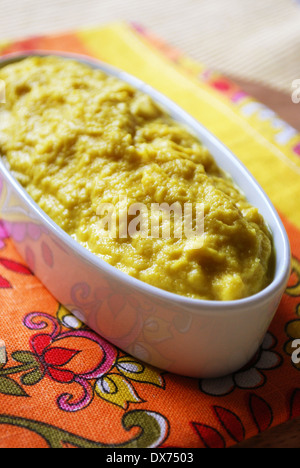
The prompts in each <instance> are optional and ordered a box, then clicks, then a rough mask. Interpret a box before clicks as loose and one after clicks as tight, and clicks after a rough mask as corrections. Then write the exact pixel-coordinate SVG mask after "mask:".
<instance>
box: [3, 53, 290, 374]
mask: <svg viewBox="0 0 300 468" xmlns="http://www.w3.org/2000/svg"><path fill="white" fill-rule="evenodd" d="M28 55H59V56H63V57H65V58H66V59H68V58H72V59H76V60H78V61H80V62H82V63H85V64H88V65H90V66H91V67H93V68H97V69H100V70H102V71H103V72H105V73H106V74H108V75H112V76H115V77H117V78H119V79H121V80H124V81H126V82H128V83H130V84H131V85H132V86H134V87H135V88H137V89H139V90H141V91H143V92H144V93H147V94H149V95H150V96H151V97H152V98H153V99H154V100H156V101H157V102H158V103H159V104H160V105H161V106H162V107H164V108H165V109H166V110H167V112H169V114H170V115H171V116H172V117H173V118H174V119H175V120H177V121H180V122H182V123H184V124H185V125H187V126H188V127H189V128H190V129H191V130H192V131H193V132H194V133H195V134H196V135H197V136H198V137H199V139H200V140H201V141H202V142H203V143H204V145H206V146H207V147H208V149H209V150H210V152H211V153H212V155H213V156H214V158H215V160H216V162H217V164H218V165H219V166H220V167H221V168H222V169H223V170H224V171H226V172H227V173H229V174H230V175H231V176H232V178H233V180H234V181H235V182H236V184H237V185H238V186H239V187H240V188H241V189H242V191H243V192H244V193H245V195H246V197H247V198H248V200H249V202H250V203H251V204H253V205H254V206H256V207H258V208H259V211H260V213H261V214H262V215H263V216H264V218H265V220H266V222H267V223H268V225H269V227H270V230H271V231H272V234H273V239H274V248H275V251H276V265H275V275H274V279H273V281H272V283H271V284H270V285H269V286H268V287H267V288H266V289H264V290H263V291H261V292H259V293H258V294H256V295H254V296H252V297H249V298H246V299H242V300H237V301H230V302H217V301H203V300H196V299H189V298H186V297H183V296H179V295H176V294H172V293H169V292H166V291H164V290H160V289H158V288H155V287H153V286H150V285H148V284H146V283H143V282H141V281H139V280H137V279H135V278H132V277H130V276H128V275H126V274H125V273H123V272H121V271H119V270H117V269H116V268H114V267H112V266H111V265H109V264H108V263H106V262H104V261H103V260H101V259H100V258H98V257H97V256H96V255H93V254H92V253H90V252H89V251H88V250H86V249H85V248H84V247H82V246H81V245H79V244H78V243H77V242H76V241H75V240H73V239H72V238H71V237H70V236H69V235H67V234H66V233H65V232H64V231H63V230H62V229H60V228H59V227H58V226H57V225H56V224H55V223H54V222H53V221H52V220H51V219H50V218H49V217H48V216H47V215H46V214H45V213H44V212H43V211H42V210H41V209H40V208H39V207H38V206H37V204H36V203H34V202H33V200H32V199H31V198H30V196H29V195H28V194H27V193H26V192H25V190H24V189H23V188H22V187H21V185H20V184H19V183H18V182H17V181H16V180H15V179H14V177H13V176H12V174H11V173H10V172H9V170H8V169H7V168H6V167H5V165H4V163H3V161H0V216H1V218H2V219H3V222H4V225H5V226H6V228H7V230H8V232H9V233H10V235H11V237H12V239H13V241H14V243H15V245H16V248H17V250H18V251H19V253H20V254H21V256H22V257H23V259H24V261H25V262H26V263H27V264H28V265H29V267H30V268H31V269H32V271H33V272H34V273H35V275H36V276H37V277H38V278H39V279H40V280H41V281H42V282H43V284H44V285H45V286H46V288H47V289H48V290H49V291H50V292H51V293H52V294H53V296H54V297H55V298H56V299H57V300H58V301H59V302H60V303H62V304H63V305H64V306H65V307H66V308H67V309H69V310H70V311H71V312H72V313H73V314H74V315H75V316H76V317H77V318H79V319H80V320H82V321H83V322H85V323H86V324H88V325H89V326H90V327H91V328H92V329H93V330H95V331H96V332H98V333H99V334H100V335H101V336H103V337H104V338H106V339H107V340H108V341H110V342H111V343H113V344H114V345H116V346H118V347H119V348H120V349H122V350H123V351H125V352H127V353H129V354H131V355H133V356H134V357H136V358H138V359H141V360H143V361H145V362H147V363H149V364H151V365H153V366H156V367H160V368H163V369H165V370H167V371H170V372H175V373H179V374H182V375H186V376H191V377H202V378H212V377H220V376H223V375H226V374H228V373H231V372H234V371H236V370H238V369H239V368H241V367H242V366H244V365H246V364H247V362H248V361H249V360H250V359H251V358H252V357H253V355H254V354H255V352H256V351H257V349H258V347H259V346H260V344H261V343H262V341H263V338H264V335H265V333H266V331H267V329H268V327H269V325H270V323H271V321H272V319H273V317H274V314H275V312H276V310H277V307H278V304H279V302H280V300H281V297H282V295H283V293H284V290H285V287H286V284H287V281H288V278H289V273H290V246H289V241H288V237H287V234H286V232H285V229H284V227H283V225H282V222H281V220H280V218H279V216H278V214H277V212H276V210H275V209H274V207H273V205H272V204H271V202H270V200H269V199H268V197H267V196H266V194H265V193H264V192H263V190H262V189H261V187H260V186H259V185H258V183H257V182H256V181H255V179H254V178H253V177H252V176H251V174H250V173H249V172H248V170H247V169H246V168H245V167H244V166H243V164H242V163H241V162H240V161H239V160H238V159H237V158H236V157H235V156H234V155H233V154H232V153H231V152H230V151H229V149H228V148H227V147H225V146H224V145H223V144H222V143H221V142H220V141H219V140H218V139H217V138H216V137H215V136H214V135H212V134H211V133H210V132H209V131H208V130H207V129H205V128H204V127H203V126H202V125H201V124H200V123H199V122H197V121H196V120H195V119H193V118H192V117H191V116H190V115H188V114H187V113H186V112H184V111H183V110H182V109H181V108H180V107H178V106H177V105H176V104H175V103H173V102H172V101H170V100H169V99H168V98H166V97H165V96H163V95H162V94H160V93H159V92H157V91H156V90H154V89H152V88H151V87H150V86H148V85H147V84H145V83H143V82H142V81H140V80H138V79H136V78H134V77H133V76H131V75H128V74H127V73H125V72H123V71H120V70H117V69H115V68H112V67H110V66H108V65H106V64H104V63H100V62H98V61H95V60H92V59H89V58H86V57H82V56H78V55H73V54H59V53H56V52H53V53H52V52H51V53H50V52H47V53H42V52H35V53H31V54H27V55H10V56H6V57H4V58H2V59H1V61H0V66H1V67H3V66H5V65H6V64H8V63H10V62H15V61H19V60H22V59H23V58H25V57H27V56H28ZM1 105H5V104H1Z"/></svg>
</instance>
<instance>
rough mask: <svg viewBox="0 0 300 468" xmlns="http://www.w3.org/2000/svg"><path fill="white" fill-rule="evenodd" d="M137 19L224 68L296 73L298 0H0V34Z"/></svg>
mask: <svg viewBox="0 0 300 468" xmlns="http://www.w3.org/2000/svg"><path fill="white" fill-rule="evenodd" d="M116 20H131V21H136V22H139V23H141V24H143V25H144V26H146V27H147V28H149V29H151V30H152V31H153V32H154V33H156V34H157V35H159V36H161V37H162V38H164V39H165V40H166V41H168V42H169V43H170V44H172V45H174V46H176V47H178V48H180V49H181V50H182V51H183V52H185V53H187V54H189V55H190V56H191V57H192V58H194V59H196V60H199V61H201V62H203V63H205V64H207V65H208V66H209V67H211V68H213V69H216V70H219V71H221V72H223V73H225V74H229V75H233V76H237V77H240V78H247V79H250V80H255V81H257V82H261V83H265V84H269V85H272V86H273V87H275V88H277V89H281V90H284V91H286V92H290V91H291V86H292V82H293V80H295V79H300V1H299V0H226V1H225V0H164V1H163V0H51V1H48V0H13V1H12V0H0V39H10V38H20V37H22V36H28V35H36V34H48V33H52V32H58V31H63V30H70V29H74V28H79V27H86V26H90V25H91V26H92V25H101V24H104V23H107V22H110V21H116Z"/></svg>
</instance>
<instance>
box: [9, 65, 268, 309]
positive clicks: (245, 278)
mask: <svg viewBox="0 0 300 468" xmlns="http://www.w3.org/2000/svg"><path fill="white" fill-rule="evenodd" d="M0 79H1V80H4V81H5V84H6V105H5V106H1V108H0V154H1V156H2V157H3V158H4V159H5V160H6V162H7V164H8V165H9V167H10V169H11V171H12V172H13V174H14V176H15V177H16V178H17V179H18V180H19V182H20V183H21V184H22V185H23V187H24V188H25V189H26V190H27V192H28V193H29V194H30V195H31V197H32V198H33V199H34V200H35V201H36V202H37V203H38V204H39V206H40V207H41V208H42V209H43V210H44V211H45V212H46V213H47V214H48V215H49V216H50V217H51V218H52V219H53V220H54V221H55V222H56V223H57V224H58V225H59V226H61V227H62V228H63V229H64V230H65V231H66V232H67V233H68V234H70V235H71V236H72V237H73V238H75V239H76V240H77V241H78V242H80V243H81V244H82V245H84V246H85V247H86V248H88V249H89V250H90V251H91V252H93V253H95V254H96V255H98V256H100V257H101V258H103V259H104V260H105V261H106V262H108V263H110V264H111V265H113V266H115V267H116V268H118V269H120V270H122V271H123V272H125V273H127V274H129V275H131V276H134V277H135V278H138V279H140V280H142V281H144V282H147V283H149V284H151V285H153V286H157V287H159V288H162V289H165V290H167V291H170V292H174V293H177V294H180V295H184V296H187V297H191V298H197V299H209V300H236V299H240V298H243V297H247V296H250V295H253V294H255V293H257V292H258V291H260V290H262V289H263V288H265V287H266V286H267V285H268V284H269V283H270V281H271V279H272V239H271V234H270V233H269V230H268V228H267V226H266V224H265V222H264V220H263V218H262V216H261V215H260V214H259V212H258V210H257V208H255V207H252V206H251V205H250V204H249V203H248V202H247V200H246V199H245V197H244V195H243V194H242V193H241V192H240V190H239V189H238V188H237V187H236V186H235V185H234V184H233V182H232V181H231V180H230V178H228V176H226V175H225V174H224V173H223V172H222V171H221V170H220V169H219V168H218V166H217V165H216V163H215V161H214V159H213V157H212V156H211V155H210V154H209V152H208V150H207V149H206V148H205V147H204V146H203V145H202V144H201V142H199V140H198V139H197V138H196V137H195V136H194V135H192V134H191V133H190V132H189V131H188V130H187V129H186V128H185V127H183V126H182V125H180V124H178V123H176V122H174V121H173V120H172V119H171V118H170V117H169V116H168V115H167V114H166V113H165V112H164V111H163V110H162V109H161V108H160V107H159V106H157V105H156V104H155V103H154V102H153V101H152V100H151V98H149V97H148V96H147V95H145V94H143V93H141V92H140V91H137V90H135V89H133V88H132V87H131V86H130V85H128V84H126V83H124V82H122V81H120V80H118V79H116V78H113V77H108V76H106V75H104V74H103V73H102V72H101V71H99V70H92V69H91V68H90V67H88V66H85V65H83V64H79V63H77V62H75V61H72V60H66V59H62V58H57V57H44V58H38V57H32V58H28V59H26V60H23V61H21V62H19V63H15V64H11V65H8V66H6V67H4V68H3V69H1V70H0ZM125 197H126V198H125ZM124 200H126V204H127V206H131V205H132V204H135V203H143V204H144V205H145V206H146V207H147V210H148V212H149V213H151V211H150V209H151V207H152V206H153V204H162V203H167V204H169V205H170V206H171V205H172V204H173V203H176V204H178V203H179V204H180V206H181V207H182V212H183V213H184V205H185V204H193V207H195V206H196V204H201V205H202V206H203V208H204V215H205V216H204V236H203V242H202V244H201V245H200V244H199V245H197V244H196V243H195V242H191V239H188V238H186V236H185V235H183V236H182V238H177V237H176V236H175V235H174V234H175V233H174V222H175V217H174V216H171V217H170V220H169V225H170V233H171V235H170V236H169V237H167V238H162V237H160V238H153V237H151V226H152V224H151V218H150V215H149V223H148V227H147V234H148V236H147V237H146V236H144V237H142V235H141V233H140V235H137V236H134V237H131V236H128V235H127V236H126V237H122V233H124V229H126V230H127V227H128V225H129V223H130V222H131V221H133V219H134V217H133V216H131V217H130V216H128V219H127V220H126V226H124V225H123V224H124V222H123V221H122V222H119V214H120V213H122V212H123V211H122V210H124V203H125V201H124ZM104 203H109V204H111V206H114V207H115V208H116V218H115V220H116V232H115V234H116V235H114V236H107V235H105V234H107V233H106V232H104V230H103V229H102V228H101V225H100V219H101V216H100V215H99V208H100V207H101V206H103V204H104ZM185 206H186V205H185ZM157 216H158V217H159V220H160V221H162V214H159V213H157ZM183 220H184V218H183ZM164 222H167V221H166V220H165V221H164ZM183 222H184V221H183ZM122 223H123V224H122Z"/></svg>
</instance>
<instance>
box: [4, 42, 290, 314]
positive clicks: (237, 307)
mask: <svg viewBox="0 0 300 468" xmlns="http://www.w3.org/2000/svg"><path fill="white" fill-rule="evenodd" d="M30 57H60V58H65V59H69V60H76V61H78V62H79V63H83V64H86V65H88V66H92V67H94V68H96V69H99V70H101V71H103V72H104V73H105V74H107V75H110V76H114V77H117V78H118V79H120V80H123V81H126V82H127V83H129V84H130V85H132V86H133V87H135V88H137V89H139V90H141V91H142V92H144V93H146V94H148V95H150V97H152V99H154V100H155V101H157V102H158V103H159V104H160V105H162V106H163V107H165V108H166V111H167V112H168V113H170V114H172V113H173V112H175V113H177V114H179V115H181V116H182V120H183V121H184V122H185V124H186V125H187V126H188V127H191V124H193V126H192V128H191V129H192V130H193V131H194V126H196V127H198V128H199V133H200V130H201V132H202V133H204V134H206V136H207V137H208V138H209V140H210V141H211V143H212V144H213V145H214V146H216V147H219V149H221V150H222V151H223V153H224V154H225V153H226V154H225V156H226V158H230V164H231V165H233V164H234V165H235V166H236V167H237V169H238V171H239V172H240V171H242V172H243V173H244V176H246V177H247V178H248V181H249V182H250V183H251V184H252V185H253V186H254V187H255V188H256V190H257V191H258V192H259V199H263V200H264V202H265V205H266V207H267V209H268V210H269V212H270V214H271V215H272V217H273V219H274V221H275V223H274V224H275V226H276V230H277V231H278V234H280V236H278V238H277V244H281V245H276V244H275V241H274V245H273V248H274V250H275V255H277V252H278V250H279V247H281V249H282V250H281V256H282V261H281V264H280V267H276V266H275V273H274V278H273V280H272V282H271V283H270V284H269V285H268V286H267V287H266V288H264V289H263V290H261V291H259V292H258V293H256V294H254V295H252V296H248V297H245V298H242V299H237V300H231V301H217V300H207V299H194V298H189V297H186V296H182V295H180V294H176V293H173V292H169V291H166V290H164V289H160V288H158V287H156V286H152V285H151V284H148V283H145V282H143V281H142V280H139V279H137V278H134V277H133V276H130V275H128V274H127V273H125V272H123V271H121V270H119V269H117V268H116V267H114V266H112V265H110V264H109V263H107V262H105V260H103V259H102V258H100V257H98V256H97V255H96V254H94V253H92V252H90V251H89V250H88V249H87V248H85V247H84V246H83V245H81V244H80V243H79V242H78V241H76V240H75V239H73V238H72V237H71V236H70V235H69V234H67V233H66V232H65V231H64V230H63V229H62V228H60V227H59V226H58V225H57V224H56V223H55V222H54V221H53V220H52V219H51V218H50V217H49V216H48V215H47V214H46V213H45V212H44V211H43V210H42V209H41V208H40V207H39V205H38V204H37V203H36V202H35V201H34V200H33V199H32V198H31V197H30V195H29V194H28V193H27V192H26V190H25V189H24V188H23V187H22V185H21V184H20V183H19V182H18V181H17V180H16V179H15V178H14V177H13V175H12V174H11V172H10V170H9V169H8V168H7V167H6V166H5V164H4V162H3V161H2V159H1V157H0V173H3V174H4V176H5V177H6V178H7V179H8V181H9V182H10V184H11V185H12V186H13V188H14V189H15V190H16V191H17V192H18V194H19V195H20V196H21V197H22V198H23V200H24V201H26V204H27V206H28V207H29V208H30V211H31V212H32V211H33V212H35V214H37V215H38V216H39V217H40V218H42V220H43V222H44V223H46V227H47V229H48V230H49V231H50V232H51V233H52V234H54V235H55V236H58V238H59V239H60V240H61V241H62V242H63V243H65V244H66V245H68V247H69V248H70V249H71V250H72V251H74V252H73V253H76V255H79V256H80V257H82V258H83V259H84V260H85V261H87V262H88V263H89V264H91V265H93V266H94V267H96V268H98V269H99V267H100V269H101V270H102V271H103V272H104V273H106V272H107V273H108V274H109V275H112V276H115V277H116V278H117V279H118V280H119V281H121V282H123V283H125V284H128V283H130V286H131V287H133V288H134V289H135V290H136V291H138V292H139V293H143V294H146V295H147V296H155V297H156V298H157V299H160V300H163V301H168V302H176V303H177V305H178V306H183V307H186V308H189V309H190V308H191V307H192V308H193V309H197V310H196V312H197V311H198V312H199V313H200V312H201V313H203V311H204V310H205V311H206V312H208V313H209V312H210V313H211V311H212V310H213V311H214V312H216V311H217V312H218V313H221V312H222V311H224V312H226V313H228V311H230V312H232V313H233V312H237V311H241V310H243V309H246V308H249V307H254V306H255V305H258V304H261V303H263V302H268V301H269V300H270V299H271V298H272V297H273V296H275V295H276V294H278V290H279V289H280V288H281V287H283V285H285V284H286V282H287V281H288V277H289V275H290V269H291V248H290V243H289V238H288V235H287V233H286V230H285V228H284V226H283V223H282V221H281V219H280V217H279V215H278V213H277V211H276V209H275V207H274V206H273V203H272V202H271V200H270V198H269V197H268V196H267V194H266V193H265V191H264V190H263V189H262V187H261V186H260V184H259V183H258V182H257V181H256V179H255V178H254V176H253V175H252V174H251V173H250V171H249V170H248V169H247V168H246V166H245V165H244V164H243V163H242V162H241V161H240V160H239V159H238V157H237V156H235V154H234V153H233V152H232V151H231V150H230V149H229V148H228V147H227V146H226V145H225V144H224V143H222V142H221V141H220V140H219V139H218V138H217V137H216V136H215V135H214V134H213V133H212V132H211V131H210V130H208V129H207V128H206V127H205V126H204V125H203V124H201V123H200V122H199V121H198V120H197V119H195V118H194V117H192V116H191V115H190V114H189V113H188V112H186V111H185V110H184V109H182V108H181V107H180V106H179V105H178V104H176V103H175V102H174V101H173V100H171V99H169V98H168V97H167V96H165V95H164V94H162V93H161V92H159V91H157V90H156V89H155V88H153V87H152V86H150V85H148V84H147V83H145V82H144V81H142V80H140V79H139V78H136V77H135V76H134V75H131V74H129V73H127V72H125V71H123V70H121V69H118V68H117V67H114V66H112V65H109V64H107V63H105V62H102V61H100V60H98V59H95V58H92V57H89V56H85V55H81V54H75V53H69V52H60V51H50V50H49V51H48V50H46V51H45V50H33V51H30V52H28V53H18V52H14V53H10V54H5V55H3V56H1V57H0V68H3V67H4V66H6V65H9V64H10V63H15V62H19V61H22V60H25V59H26V58H30ZM171 109H172V110H171ZM180 120H181V119H180ZM197 138H199V140H200V141H201V138H200V136H199V135H197ZM239 188H240V190H242V189H241V187H240V186H239ZM257 208H258V209H259V206H257ZM274 233H275V228H273V232H272V235H273V240H274V238H275V236H274Z"/></svg>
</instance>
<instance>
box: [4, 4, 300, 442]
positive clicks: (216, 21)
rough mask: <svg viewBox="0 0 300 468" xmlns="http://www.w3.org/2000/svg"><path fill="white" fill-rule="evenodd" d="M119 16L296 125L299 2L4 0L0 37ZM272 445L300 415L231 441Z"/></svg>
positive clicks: (295, 437) (296, 436) (297, 436)
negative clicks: (294, 95)
mask: <svg viewBox="0 0 300 468" xmlns="http://www.w3.org/2000/svg"><path fill="white" fill-rule="evenodd" d="M225 3H226V5H225ZM298 3H300V2H298ZM120 19H124V20H133V21H137V22H140V23H141V24H143V25H144V26H146V27H148V28H149V29H151V30H153V32H155V33H156V34H158V35H160V36H161V37H162V38H164V39H165V40H166V41H168V42H169V43H170V44H172V45H174V46H176V47H178V48H180V49H181V50H183V51H184V52H185V53H187V54H189V55H191V56H192V57H193V58H195V59H196V60H199V61H202V62H203V63H206V64H207V65H208V66H210V67H212V68H215V69H216V70H219V71H220V72H222V73H224V74H226V75H227V76H229V77H231V78H233V79H234V80H235V81H236V82H237V83H238V84H240V85H241V86H242V87H243V88H244V90H245V91H247V92H249V93H250V94H251V95H253V96H254V97H256V98H257V99H258V100H260V101H262V102H264V103H265V104H266V105H268V106H269V107H270V108H272V109H273V110H275V111H277V112H278V114H279V115H280V116H281V117H282V118H283V119H285V120H286V121H287V122H289V123H290V124H291V125H293V126H294V127H295V128H298V129H299V131H300V104H299V105H295V104H293V103H292V101H291V85H292V81H293V80H295V79H297V78H299V79H300V66H299V64H300V47H299V38H300V35H299V24H300V6H297V2H296V1H294V2H293V1H292V0H264V2H261V0H243V1H241V0H227V1H226V2H224V0H210V1H209V2H207V0H185V1H184V2H182V0H168V2H161V0H151V2H150V1H149V0H101V1H100V2H99V1H98V0H72V1H71V0H52V1H48V0H39V1H38V2H37V1H36V0H14V2H11V0H1V11H0V26H1V27H0V41H1V40H2V39H3V40H5V39H10V38H20V37H25V36H28V35H33V34H34V35H35V34H45V33H51V32H57V31H62V30H67V29H74V28H79V27H82V26H87V25H95V24H103V23H106V22H109V21H114V20H120ZM220 34H222V40H220ZM272 88H273V89H272ZM269 447H278V448H279V447H280V448H300V421H299V420H296V421H289V422H287V423H285V424H283V425H281V426H278V427H276V428H273V429H270V430H268V431H267V432H265V433H263V434H261V435H259V436H256V437H254V438H252V439H250V440H247V441H245V442H243V443H242V444H239V445H238V446H236V448H269Z"/></svg>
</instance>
